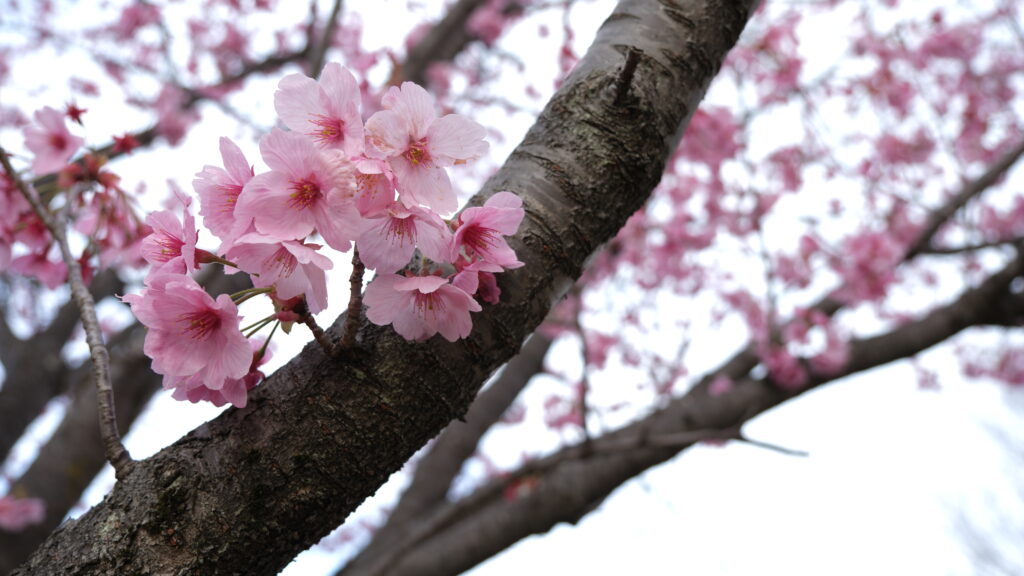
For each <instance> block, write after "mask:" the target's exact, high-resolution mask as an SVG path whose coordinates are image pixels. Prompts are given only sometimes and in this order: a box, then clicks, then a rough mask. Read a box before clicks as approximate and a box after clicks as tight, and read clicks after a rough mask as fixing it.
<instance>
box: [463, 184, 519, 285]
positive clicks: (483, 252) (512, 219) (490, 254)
mask: <svg viewBox="0 0 1024 576" xmlns="http://www.w3.org/2000/svg"><path fill="white" fill-rule="evenodd" d="M523 214H524V212H523V201H522V200H521V199H520V198H519V197H518V196H516V195H515V194H512V193H511V192H498V193H497V194H495V195H494V196H491V197H490V198H489V199H488V200H487V202H485V203H484V205H483V207H478V208H466V209H465V210H463V211H462V214H460V215H459V227H458V228H457V229H456V230H455V238H454V242H453V243H452V259H453V260H455V259H457V258H458V255H459V253H460V252H465V253H466V255H467V256H469V257H471V258H481V259H483V260H486V261H488V262H492V263H494V264H497V265H499V266H501V267H502V268H505V269H511V268H519V267H520V266H522V265H523V263H522V262H520V261H519V260H517V259H516V253H515V251H514V250H512V248H510V247H509V245H508V242H506V241H505V239H504V238H502V235H505V236H508V235H511V234H515V233H516V231H517V230H518V229H519V224H520V223H521V222H522V221H523Z"/></svg>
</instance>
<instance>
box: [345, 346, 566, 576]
mask: <svg viewBox="0 0 1024 576" xmlns="http://www.w3.org/2000/svg"><path fill="white" fill-rule="evenodd" d="M550 347H551V338H549V337H548V336H546V335H544V334H543V333H541V332H539V331H538V332H535V333H534V334H533V336H531V337H530V339H529V340H527V341H526V344H525V345H524V346H523V349H522V350H521V351H520V352H519V355H518V356H516V357H515V358H513V359H512V360H510V361H509V363H508V364H506V365H505V368H504V369H503V370H502V372H501V373H500V374H499V375H498V377H497V378H496V379H495V380H494V382H493V383H491V385H490V386H489V387H488V388H486V389H484V390H483V391H482V392H481V393H480V395H479V396H478V397H477V398H476V400H474V401H473V404H471V405H470V408H469V412H467V413H466V419H465V422H453V423H451V424H450V425H449V426H448V427H447V428H445V430H444V432H442V433H441V435H440V436H439V437H438V439H437V441H435V442H434V444H433V445H432V446H431V447H430V449H429V450H428V451H427V453H426V454H425V455H424V456H423V458H421V459H420V461H419V462H417V464H416V471H415V473H414V474H413V478H412V482H411V483H410V484H409V486H408V487H407V488H406V489H405V491H404V492H403V493H402V497H401V499H400V500H399V501H398V504H397V505H396V506H395V509H394V510H393V511H392V512H391V513H390V514H389V515H388V520H387V523H386V524H384V526H382V527H381V528H380V529H378V530H376V531H375V532H374V534H373V540H371V541H370V543H369V544H368V545H367V546H366V548H364V549H363V550H361V551H360V552H359V554H358V555H357V556H356V557H354V558H353V559H352V560H350V561H349V562H348V563H347V564H346V565H345V568H344V569H343V570H342V571H341V572H339V574H348V573H350V572H355V573H358V572H359V571H360V570H361V569H363V566H362V565H363V564H364V563H365V562H364V560H363V559H370V560H369V561H371V562H372V561H373V559H374V558H375V557H378V556H381V555H385V556H386V555H388V554H390V551H391V550H392V547H393V545H394V544H395V543H396V542H399V541H401V540H402V539H404V538H405V537H407V534H406V530H407V529H408V528H409V527H411V526H412V523H413V522H414V521H415V520H416V519H418V518H420V517H421V516H424V515H426V514H427V513H428V512H431V511H433V510H434V509H435V508H437V507H439V506H443V505H444V503H445V502H446V499H447V496H448V492H449V490H450V489H451V485H452V482H453V481H454V480H455V477H456V476H458V474H459V472H460V471H461V470H462V467H463V464H464V463H465V462H466V460H467V459H468V458H469V457H470V456H472V455H473V452H474V451H476V448H477V445H478V443H479V442H480V439H481V438H482V437H483V435H484V434H485V433H486V432H487V431H488V430H490V429H491V427H492V426H493V425H494V424H495V423H496V422H498V420H499V419H500V418H501V416H502V414H504V413H505V411H506V410H507V409H508V407H509V406H510V405H511V404H512V402H513V401H515V399H516V397H517V396H518V395H519V393H520V392H521V391H522V390H523V388H525V387H526V385H527V384H528V383H529V381H530V379H531V378H532V377H533V376H535V375H536V374H538V373H539V372H540V371H541V370H543V368H544V357H545V356H546V355H547V352H548V349H549V348H550Z"/></svg>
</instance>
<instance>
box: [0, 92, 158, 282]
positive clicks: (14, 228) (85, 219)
mask: <svg viewBox="0 0 1024 576" xmlns="http://www.w3.org/2000/svg"><path fill="white" fill-rule="evenodd" d="M85 112H86V110H83V109H81V108H79V107H77V106H75V105H74V104H69V105H68V106H67V108H66V110H64V111H60V110H57V109H55V108H52V107H50V106H46V107H43V108H41V109H39V110H37V111H36V112H35V114H34V122H31V123H29V124H28V125H27V126H25V128H24V129H23V134H24V136H25V148H26V149H27V150H28V152H29V153H30V154H31V155H32V162H31V166H30V169H31V172H32V173H34V174H35V175H36V176H46V175H56V178H55V179H52V180H51V181H50V182H49V183H47V184H45V185H43V186H42V187H41V188H40V189H39V190H37V191H36V193H38V194H40V195H41V196H42V197H44V198H48V197H55V196H57V195H58V193H60V192H62V191H66V190H72V191H73V193H71V194H68V195H67V197H66V201H67V202H70V204H71V205H70V207H69V208H70V209H69V210H68V211H67V212H68V214H69V216H70V217H72V218H73V224H74V228H75V230H76V231H77V232H79V233H80V234H82V235H83V236H84V237H85V238H86V239H87V245H86V248H85V249H84V250H83V251H82V253H81V254H80V256H79V258H78V260H79V264H80V265H81V267H82V269H83V271H84V273H85V275H86V277H87V279H88V278H89V277H90V276H91V274H92V272H93V269H94V266H98V267H100V268H107V267H111V266H114V265H127V266H132V265H136V264H137V263H139V262H140V261H141V260H140V259H139V257H138V245H139V242H140V241H141V239H142V237H143V236H145V234H147V233H148V231H149V229H148V227H146V226H145V225H144V224H143V223H142V222H141V219H140V218H139V217H138V216H136V214H135V211H134V209H133V206H132V204H131V201H130V199H129V196H128V195H127V194H126V193H125V191H124V190H122V189H121V187H120V178H119V177H118V176H117V175H116V174H114V173H112V172H110V171H108V170H107V169H106V167H105V163H106V158H105V157H102V156H97V155H94V154H92V153H86V154H84V155H83V156H82V158H81V159H80V160H79V161H77V162H69V161H70V159H71V157H72V156H73V155H74V154H75V153H76V152H78V151H79V150H80V149H81V148H82V145H83V144H84V139H83V138H82V137H81V136H78V135H76V134H74V133H72V132H71V130H70V129H69V128H68V125H67V121H68V120H71V121H72V122H75V123H78V124H80V125H81V124H82V123H83V121H82V115H83V114H84V113H85ZM130 138H131V137H130V136H127V137H122V139H121V140H120V146H122V147H123V149H125V150H130V147H131V146H134V145H136V144H137V143H136V144H133V143H132V142H131V141H129V140H128V139H130ZM8 270H9V271H11V272H14V273H17V274H19V275H22V276H27V277H32V278H35V279H36V280H38V281H39V282H41V283H42V284H43V285H44V286H46V287H48V288H51V289H53V288H56V287H57V286H59V285H61V284H63V283H64V281H65V280H66V278H67V265H66V264H65V263H64V262H63V261H62V260H61V258H60V256H59V251H58V249H57V247H56V245H55V243H54V241H53V238H51V237H50V233H49V231H47V229H46V226H45V225H44V224H43V222H42V220H40V219H39V217H38V216H37V215H36V214H35V212H34V211H33V210H32V207H31V205H30V204H29V202H28V200H27V199H26V198H25V197H24V196H23V195H22V193H21V191H20V190H19V188H18V186H17V185H16V183H15V181H14V178H13V177H12V176H11V175H9V174H7V173H5V172H0V272H2V271H8Z"/></svg>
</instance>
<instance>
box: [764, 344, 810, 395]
mask: <svg viewBox="0 0 1024 576" xmlns="http://www.w3.org/2000/svg"><path fill="white" fill-rule="evenodd" d="M761 360H762V361H763V362H764V365H765V368H767V369H768V375H769V376H770V377H771V379H772V382H774V383H775V385H776V386H778V387H779V388H781V389H783V390H791V391H795V390H799V389H801V388H803V387H804V385H805V384H807V371H806V370H805V369H804V367H803V365H801V364H800V360H799V359H798V358H796V357H795V356H793V355H792V354H790V353H789V351H788V350H786V348H785V347H781V346H773V347H771V348H770V349H768V350H767V351H764V352H762V354H761Z"/></svg>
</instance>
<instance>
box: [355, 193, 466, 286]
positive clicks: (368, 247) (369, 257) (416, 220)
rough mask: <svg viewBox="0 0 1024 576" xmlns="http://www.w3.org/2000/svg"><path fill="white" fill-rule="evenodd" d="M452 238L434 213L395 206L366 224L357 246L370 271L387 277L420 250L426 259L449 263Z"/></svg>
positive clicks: (392, 205)
mask: <svg viewBox="0 0 1024 576" xmlns="http://www.w3.org/2000/svg"><path fill="white" fill-rule="evenodd" d="M451 238H452V234H451V231H449V230H448V226H446V225H445V223H444V221H442V220H441V218H440V217H438V216H437V215H436V214H434V213H433V212H430V211H428V210H424V209H422V208H419V207H412V208H406V207H405V206H404V205H403V204H402V203H401V202H393V203H392V204H391V206H390V207H389V208H388V210H387V211H386V212H385V213H383V214H380V215H379V216H377V217H374V218H367V219H366V220H364V227H363V231H362V233H361V234H360V235H359V239H358V240H357V241H356V245H357V246H359V257H360V258H361V259H362V260H363V262H364V263H365V264H366V266H367V267H368V268H372V269H374V270H376V271H377V272H378V273H388V272H394V271H395V270H398V269H399V268H402V267H403V266H405V265H406V264H408V263H409V259H410V258H411V257H412V254H413V251H414V250H415V249H416V247H417V246H419V248H420V251H421V252H422V253H423V255H424V256H426V257H427V258H430V259H431V260H434V261H435V262H447V261H448V256H449V246H450V244H451Z"/></svg>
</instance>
